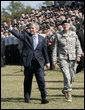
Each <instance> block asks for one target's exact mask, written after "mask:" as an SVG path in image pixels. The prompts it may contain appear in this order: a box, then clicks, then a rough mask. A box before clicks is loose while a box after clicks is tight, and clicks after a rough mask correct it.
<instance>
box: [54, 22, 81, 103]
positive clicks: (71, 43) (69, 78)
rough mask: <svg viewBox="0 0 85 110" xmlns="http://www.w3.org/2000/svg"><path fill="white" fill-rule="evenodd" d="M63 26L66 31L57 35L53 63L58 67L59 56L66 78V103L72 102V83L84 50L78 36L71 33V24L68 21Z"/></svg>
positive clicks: (60, 65)
mask: <svg viewBox="0 0 85 110" xmlns="http://www.w3.org/2000/svg"><path fill="white" fill-rule="evenodd" d="M62 25H63V28H64V30H63V31H62V32H60V33H57V37H56V39H55V46H54V49H53V53H52V61H53V65H56V61H57V58H56V57H57V56H58V59H59V67H60V69H61V71H62V73H63V77H64V89H63V90H62V93H63V94H64V95H65V98H66V101H68V102H72V97H71V91H72V82H73V81H74V78H75V73H76V67H77V61H80V57H81V53H82V49H81V46H80V42H79V40H78V36H77V35H76V33H75V32H73V31H70V24H69V23H68V22H67V21H63V23H62ZM57 54H58V55H57Z"/></svg>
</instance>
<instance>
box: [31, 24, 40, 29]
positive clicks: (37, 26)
mask: <svg viewBox="0 0 85 110" xmlns="http://www.w3.org/2000/svg"><path fill="white" fill-rule="evenodd" d="M32 25H35V27H36V28H37V30H39V29H40V27H39V25H38V23H31V26H32Z"/></svg>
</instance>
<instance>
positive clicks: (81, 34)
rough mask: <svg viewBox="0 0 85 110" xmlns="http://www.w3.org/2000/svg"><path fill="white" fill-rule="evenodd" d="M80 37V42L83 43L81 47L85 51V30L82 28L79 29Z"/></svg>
mask: <svg viewBox="0 0 85 110" xmlns="http://www.w3.org/2000/svg"><path fill="white" fill-rule="evenodd" d="M78 38H79V41H80V44H81V48H82V50H83V52H84V32H83V31H82V30H79V31H78Z"/></svg>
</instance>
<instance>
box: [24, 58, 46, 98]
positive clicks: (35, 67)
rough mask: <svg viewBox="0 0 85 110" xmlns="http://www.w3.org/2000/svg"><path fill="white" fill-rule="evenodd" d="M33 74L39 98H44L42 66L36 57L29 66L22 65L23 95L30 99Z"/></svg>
mask: <svg viewBox="0 0 85 110" xmlns="http://www.w3.org/2000/svg"><path fill="white" fill-rule="evenodd" d="M33 74H35V77H36V80H37V83H38V87H39V90H40V92H41V98H45V97H46V95H47V92H46V90H45V80H44V68H41V66H40V65H39V63H38V61H37V60H36V59H33V60H32V61H31V64H30V66H28V67H24V97H25V98H26V99H28V100H29V99H30V96H31V89H32V79H33Z"/></svg>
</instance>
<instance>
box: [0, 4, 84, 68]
mask: <svg viewBox="0 0 85 110" xmlns="http://www.w3.org/2000/svg"><path fill="white" fill-rule="evenodd" d="M64 20H68V21H69V23H70V26H71V27H70V30H72V31H74V32H76V33H77V35H78V34H79V33H80V32H79V31H81V28H82V29H83V30H84V27H83V26H82V25H84V9H83V7H81V6H80V7H72V6H71V7H70V6H69V7H68V6H63V7H52V6H50V7H42V9H41V11H38V10H35V9H32V11H31V13H30V14H28V13H24V12H23V13H22V14H21V17H20V19H17V18H16V19H14V20H13V21H12V27H13V28H14V29H15V30H17V31H18V32H23V31H26V30H29V28H30V24H31V23H32V22H35V23H38V24H39V26H40V30H39V33H40V34H41V35H42V36H43V37H46V38H47V48H48V55H49V58H50V62H51V64H52V60H51V59H52V58H51V57H52V55H51V53H52V50H53V48H52V47H53V43H54V38H55V36H56V33H58V32H60V31H62V30H63V27H62V22H63V21H64ZM1 39H2V40H1V42H2V43H1V50H2V51H1V64H2V66H4V65H5V64H20V54H21V51H22V47H23V44H22V42H21V41H20V40H19V39H17V38H16V37H15V36H14V35H12V34H11V33H10V32H9V31H8V24H7V22H3V24H2V25H1ZM82 42H83V41H81V43H82ZM50 69H54V67H53V65H51V67H50Z"/></svg>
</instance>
